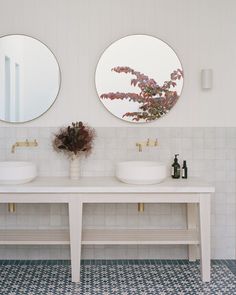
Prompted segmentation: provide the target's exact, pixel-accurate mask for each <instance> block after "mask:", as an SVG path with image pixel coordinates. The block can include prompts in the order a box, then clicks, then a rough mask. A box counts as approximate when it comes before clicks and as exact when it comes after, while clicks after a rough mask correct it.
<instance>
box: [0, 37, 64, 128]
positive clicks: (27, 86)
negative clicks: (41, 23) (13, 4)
mask: <svg viewBox="0 0 236 295" xmlns="http://www.w3.org/2000/svg"><path fill="white" fill-rule="evenodd" d="M59 89H60V68H59V65H58V62H57V60H56V58H55V56H54V54H53V53H52V52H51V50H50V49H49V48H48V47H47V46H46V45H44V44H43V43H42V42H40V41H38V40H36V39H34V38H31V37H28V36H25V35H8V36H3V37H1V38H0V105H1V108H0V120H3V121H6V122H13V123H21V122H26V121H30V120H33V119H35V118H37V117H39V116H41V115H42V114H43V113H45V112H46V111H47V110H48V109H49V108H50V107H51V106H52V104H53V103H54V101H55V99H56V98H57V95H58V93H59Z"/></svg>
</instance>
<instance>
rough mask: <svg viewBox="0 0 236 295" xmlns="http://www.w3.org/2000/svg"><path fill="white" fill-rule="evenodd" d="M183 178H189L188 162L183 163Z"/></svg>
mask: <svg viewBox="0 0 236 295" xmlns="http://www.w3.org/2000/svg"><path fill="white" fill-rule="evenodd" d="M182 178H188V167H187V164H186V161H183V167H182Z"/></svg>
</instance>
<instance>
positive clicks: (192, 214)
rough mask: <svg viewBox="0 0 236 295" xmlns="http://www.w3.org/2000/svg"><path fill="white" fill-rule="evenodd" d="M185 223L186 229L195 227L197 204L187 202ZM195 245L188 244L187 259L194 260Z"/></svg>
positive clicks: (195, 256) (195, 255) (195, 253)
mask: <svg viewBox="0 0 236 295" xmlns="http://www.w3.org/2000/svg"><path fill="white" fill-rule="evenodd" d="M187 225H188V229H196V228H197V204H195V203H188V204H187ZM196 258H197V245H188V259H189V261H196Z"/></svg>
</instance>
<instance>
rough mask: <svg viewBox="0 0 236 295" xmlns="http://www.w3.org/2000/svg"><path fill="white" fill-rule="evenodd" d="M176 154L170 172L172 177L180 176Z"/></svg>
mask: <svg viewBox="0 0 236 295" xmlns="http://www.w3.org/2000/svg"><path fill="white" fill-rule="evenodd" d="M178 155H179V154H176V155H175V159H174V163H173V164H172V172H171V176H172V178H180V165H179V163H178V158H177V157H178Z"/></svg>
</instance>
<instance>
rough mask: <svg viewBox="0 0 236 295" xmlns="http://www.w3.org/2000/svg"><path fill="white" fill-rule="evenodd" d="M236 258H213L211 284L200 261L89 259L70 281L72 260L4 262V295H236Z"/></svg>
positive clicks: (0, 283)
mask: <svg viewBox="0 0 236 295" xmlns="http://www.w3.org/2000/svg"><path fill="white" fill-rule="evenodd" d="M230 267H231V268H235V267H236V263H235V261H213V262H212V274H211V282H210V283H202V282H201V277H200V270H199V269H200V268H199V262H196V263H193V262H188V261H186V260H171V261H170V260H166V261H162V260H161V261H160V260H121V261H119V260H117V261H114V260H112V261H106V260H102V261H99V260H91V261H90V260H88V261H83V262H82V264H81V283H80V284H76V283H71V267H70V263H69V262H68V261H0V294H1V295H80V294H81V295H155V294H157V295H208V294H209V295H234V294H236V277H235V274H234V273H233V272H232V271H231V269H230Z"/></svg>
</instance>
